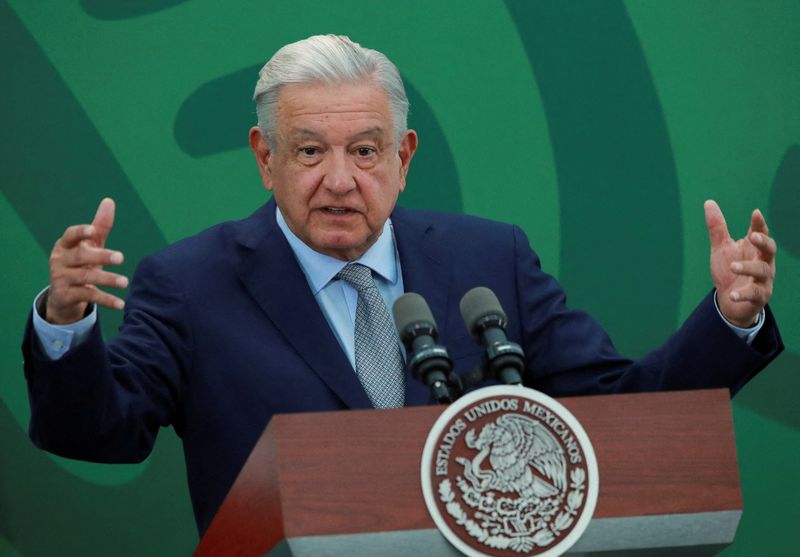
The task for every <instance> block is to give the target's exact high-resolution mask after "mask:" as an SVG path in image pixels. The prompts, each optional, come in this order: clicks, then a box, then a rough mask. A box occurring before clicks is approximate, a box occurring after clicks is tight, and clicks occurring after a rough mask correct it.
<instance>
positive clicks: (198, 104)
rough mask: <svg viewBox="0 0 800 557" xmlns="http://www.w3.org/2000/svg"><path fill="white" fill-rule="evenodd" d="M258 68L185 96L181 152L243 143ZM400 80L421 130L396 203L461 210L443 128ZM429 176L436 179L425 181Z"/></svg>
mask: <svg viewBox="0 0 800 557" xmlns="http://www.w3.org/2000/svg"><path fill="white" fill-rule="evenodd" d="M260 69H261V65H260V64H258V65H254V66H249V67H247V68H243V69H241V70H237V71H235V72H232V73H229V74H227V75H223V76H221V77H218V78H216V79H212V80H210V81H208V82H206V83H204V84H203V85H201V86H200V87H198V88H197V89H196V90H195V91H194V92H193V93H192V94H190V95H189V96H188V97H187V98H186V100H185V101H184V102H183V103H182V104H181V107H180V109H178V114H177V116H176V117H175V124H174V126H173V130H174V135H175V141H176V143H177V144H178V146H179V147H180V148H181V150H182V151H183V152H184V153H186V154H187V155H189V156H190V157H195V158H200V157H206V156H210V155H214V154H217V153H222V152H225V151H230V150H234V149H241V148H243V147H244V146H245V145H244V137H245V133H246V130H247V129H248V128H250V126H252V125H253V124H254V122H255V120H256V117H255V109H254V106H253V102H252V101H251V100H250V94H251V91H252V90H253V87H254V86H255V82H256V80H257V78H258V71H259V70H260ZM405 85H406V92H407V94H408V98H409V102H410V103H411V112H410V114H409V122H408V123H409V127H411V128H415V129H419V130H424V134H423V137H422V141H421V145H420V149H419V150H418V151H417V154H416V155H415V157H414V161H413V164H412V165H411V174H410V176H409V187H408V188H407V189H406V191H405V192H404V193H403V195H402V196H400V205H402V206H404V207H416V208H420V209H439V210H445V211H452V212H461V211H462V210H463V205H462V198H461V189H460V187H459V181H458V174H457V171H456V164H455V161H454V159H453V154H452V151H451V150H450V146H449V145H448V143H447V140H446V138H445V136H444V132H443V131H442V127H441V125H440V124H439V121H438V120H437V119H436V116H435V115H434V113H433V110H431V107H430V105H429V104H428V102H427V101H426V100H425V98H424V97H423V96H422V94H420V92H419V91H418V90H417V89H416V88H415V87H414V86H413V84H411V83H409V82H408V80H407V79H406V80H405ZM434 176H435V177H436V183H426V180H431V179H432V177H434Z"/></svg>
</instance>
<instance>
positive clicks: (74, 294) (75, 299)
mask: <svg viewBox="0 0 800 557" xmlns="http://www.w3.org/2000/svg"><path fill="white" fill-rule="evenodd" d="M61 301H62V303H64V304H79V303H81V302H86V303H89V304H98V305H101V306H105V307H107V308H111V309H122V308H124V307H125V301H124V300H123V299H122V298H118V297H116V296H112V295H111V294H109V293H108V292H103V291H102V290H100V289H98V288H95V287H93V286H74V287H72V288H70V289H68V290H67V291H66V292H63V293H62V294H61Z"/></svg>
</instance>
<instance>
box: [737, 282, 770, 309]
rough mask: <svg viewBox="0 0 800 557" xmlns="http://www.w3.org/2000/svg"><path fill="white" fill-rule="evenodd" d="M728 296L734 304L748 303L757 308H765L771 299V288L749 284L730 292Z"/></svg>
mask: <svg viewBox="0 0 800 557" xmlns="http://www.w3.org/2000/svg"><path fill="white" fill-rule="evenodd" d="M730 296H731V300H733V301H734V302H750V303H752V304H756V305H759V306H765V305H767V302H769V299H770V298H771V297H772V287H771V286H767V285H761V284H749V285H747V286H745V287H743V288H738V289H736V290H734V291H732V292H731V295H730Z"/></svg>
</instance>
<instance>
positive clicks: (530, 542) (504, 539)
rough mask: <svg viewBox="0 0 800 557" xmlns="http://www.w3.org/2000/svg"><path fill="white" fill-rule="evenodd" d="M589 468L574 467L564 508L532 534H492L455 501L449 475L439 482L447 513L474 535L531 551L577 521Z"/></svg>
mask: <svg viewBox="0 0 800 557" xmlns="http://www.w3.org/2000/svg"><path fill="white" fill-rule="evenodd" d="M585 483H586V471H585V470H584V469H583V468H573V469H572V471H571V472H570V485H569V487H570V491H569V493H568V494H567V507H566V508H565V509H564V510H562V511H561V512H560V513H559V514H558V516H556V518H555V520H553V522H552V523H551V524H549V525H548V526H545V527H543V528H542V529H540V530H538V531H537V532H536V533H535V534H534V535H533V536H524V537H518V538H511V537H509V536H504V535H491V534H489V532H488V531H487V530H486V529H485V528H483V527H482V526H480V525H479V524H478V523H477V522H475V521H474V520H472V518H471V517H470V516H469V515H468V514H467V513H466V511H464V509H463V508H462V507H461V504H460V503H459V502H458V501H456V496H455V493H453V486H452V484H451V483H450V480H449V479H446V480H442V481H441V482H440V483H439V487H438V489H439V499H440V500H441V501H442V503H444V505H445V508H446V509H447V513H448V514H449V515H450V516H452V517H453V518H454V519H455V521H456V524H458V525H459V526H463V527H464V529H466V531H467V532H468V533H469V535H470V536H472V537H473V538H477V540H478V541H480V542H481V543H483V544H484V545H487V546H489V547H491V548H494V549H510V550H512V551H516V552H517V553H523V552H527V551H530V550H531V549H532V548H533V547H534V546H536V547H544V546H547V545H550V544H551V543H552V542H553V540H555V539H556V538H557V537H558V536H559V535H561V532H563V531H564V530H566V529H567V528H569V527H570V526H571V525H572V523H573V522H574V521H575V517H576V516H577V514H578V509H579V508H580V506H581V504H583V499H584V495H585V489H586V486H585Z"/></svg>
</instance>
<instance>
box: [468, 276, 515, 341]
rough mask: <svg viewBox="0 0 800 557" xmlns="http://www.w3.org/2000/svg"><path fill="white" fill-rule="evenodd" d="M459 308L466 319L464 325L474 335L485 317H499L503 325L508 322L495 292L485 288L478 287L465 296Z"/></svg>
mask: <svg viewBox="0 0 800 557" xmlns="http://www.w3.org/2000/svg"><path fill="white" fill-rule="evenodd" d="M459 307H460V308H461V317H462V318H463V319H464V324H465V325H466V326H467V329H469V332H470V333H472V334H475V328H476V325H477V323H478V322H479V321H480V320H481V319H483V318H484V317H487V316H490V315H492V316H497V317H499V318H500V319H501V320H502V322H503V323H505V322H506V321H507V320H508V318H507V317H506V314H505V312H504V311H503V308H502V307H501V306H500V300H498V299H497V296H495V294H494V292H492V291H491V290H489V289H488V288H486V287H485V286H478V287H477V288H473V289H472V290H470V291H469V292H467V293H466V294H464V297H463V298H461V303H460V304H459Z"/></svg>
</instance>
